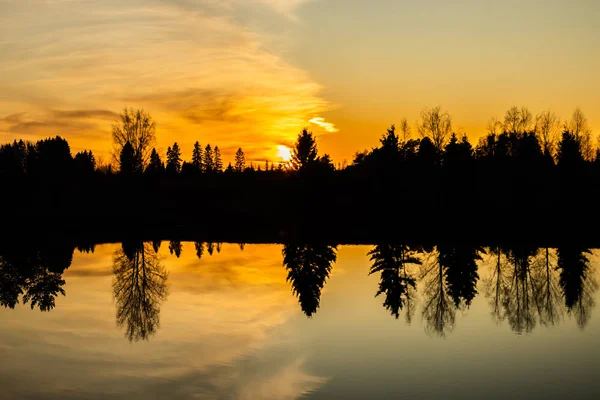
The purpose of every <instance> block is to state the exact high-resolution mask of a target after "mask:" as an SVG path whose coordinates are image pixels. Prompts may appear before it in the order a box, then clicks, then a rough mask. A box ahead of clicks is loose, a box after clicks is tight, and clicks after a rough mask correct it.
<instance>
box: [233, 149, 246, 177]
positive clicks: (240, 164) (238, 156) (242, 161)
mask: <svg viewBox="0 0 600 400" xmlns="http://www.w3.org/2000/svg"><path fill="white" fill-rule="evenodd" d="M245 169H246V156H245V155H244V152H243V151H242V148H241V147H240V148H239V149H238V150H237V151H236V153H235V167H234V170H235V172H242V171H244V170H245Z"/></svg>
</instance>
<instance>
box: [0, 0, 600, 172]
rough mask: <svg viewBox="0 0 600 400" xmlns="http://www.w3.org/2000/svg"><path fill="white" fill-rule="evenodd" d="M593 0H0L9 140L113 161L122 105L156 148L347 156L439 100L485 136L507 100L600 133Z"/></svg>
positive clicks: (457, 126) (0, 62) (254, 156)
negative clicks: (147, 119)
mask: <svg viewBox="0 0 600 400" xmlns="http://www.w3.org/2000/svg"><path fill="white" fill-rule="evenodd" d="M599 22H600V3H599V2H597V1H594V0H571V1H567V0H564V1H563V0H543V1H542V0H522V1H513V0H507V1H485V0H461V1H452V2H448V1H445V0H423V1H407V0H395V1H392V0H371V1H367V0H145V1H141V0H118V1H117V0H103V1H92V0H0V142H7V141H11V140H13V139H21V138H22V139H26V140H37V139H41V138H46V137H51V136H56V135H60V136H62V137H65V138H66V139H67V140H68V141H69V143H70V144H71V150H72V152H73V153H75V152H77V151H80V150H83V149H91V150H93V151H94V153H95V154H96V155H97V157H101V158H103V159H105V160H109V159H110V157H109V155H110V151H111V149H112V138H111V129H112V125H113V124H114V123H115V122H116V121H117V119H118V114H119V113H120V112H121V110H123V108H124V107H133V108H143V109H145V110H147V111H148V112H149V113H150V114H151V115H152V116H153V118H154V120H155V121H156V136H157V143H156V147H157V150H159V152H162V154H164V152H165V151H166V148H167V147H168V146H171V145H172V144H173V142H177V143H178V144H179V145H180V147H181V148H182V150H183V158H184V159H189V158H191V150H192V146H193V143H194V142H195V141H199V142H200V144H202V145H203V146H204V145H206V144H207V143H210V144H211V145H212V146H213V147H214V146H215V145H218V146H219V148H220V149H221V152H222V154H223V157H224V159H225V162H228V161H231V160H232V159H233V155H234V153H235V151H236V150H237V148H238V147H241V148H242V149H243V150H244V152H245V153H246V158H247V159H248V160H254V161H257V162H258V161H261V162H262V161H264V160H265V159H268V160H271V161H279V160H280V159H279V158H278V154H279V153H281V146H288V147H289V146H292V144H293V142H294V140H295V138H296V136H297V135H298V133H299V132H300V131H301V129H302V128H304V127H307V128H308V129H309V130H311V131H313V132H314V133H315V135H316V136H317V140H318V146H319V150H320V152H326V153H329V154H330V155H331V156H332V158H333V159H334V161H335V162H336V163H341V162H343V161H344V160H346V161H348V162H351V161H352V158H353V155H354V153H355V152H356V151H359V150H364V149H367V148H371V147H374V146H376V145H377V144H378V139H379V137H380V136H381V135H382V134H383V133H384V132H385V130H386V128H388V127H389V126H390V125H391V124H399V123H400V121H401V119H402V118H404V117H405V118H407V119H408V121H409V123H410V124H411V125H412V126H413V132H414V135H415V136H416V124H417V121H418V119H419V114H420V112H421V110H422V109H424V108H425V107H434V106H438V105H439V106H441V107H442V108H443V109H444V110H447V111H448V112H449V113H450V114H451V115H452V117H453V129H454V131H456V132H458V133H466V134H467V135H468V137H469V138H470V139H471V140H472V141H473V142H476V140H477V138H478V137H480V136H481V135H483V134H485V130H486V129H485V127H486V125H487V122H488V121H489V120H490V118H491V117H499V118H501V117H502V116H503V114H504V112H505V111H506V110H507V109H508V108H510V107H511V106H514V105H516V106H527V107H529V109H530V110H531V111H532V113H533V114H534V115H535V114H537V113H539V112H541V111H544V110H547V109H550V110H552V111H554V112H556V114H558V115H559V116H560V117H561V118H562V119H563V120H565V119H567V118H569V116H570V115H571V113H572V111H573V109H574V108H575V107H581V109H582V110H583V112H584V113H585V114H586V116H587V118H588V120H589V124H590V126H591V128H592V131H593V136H594V137H595V136H597V135H598V133H600V75H599V74H598V72H597V71H600V52H599V51H598V50H599V47H598V44H599V43H600V29H598V28H597V26H598V23H599Z"/></svg>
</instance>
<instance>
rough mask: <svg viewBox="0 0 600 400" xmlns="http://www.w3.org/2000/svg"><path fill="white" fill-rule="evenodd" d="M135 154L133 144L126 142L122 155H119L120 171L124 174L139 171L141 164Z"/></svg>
mask: <svg viewBox="0 0 600 400" xmlns="http://www.w3.org/2000/svg"><path fill="white" fill-rule="evenodd" d="M137 162H138V160H137V158H136V156H135V152H134V150H133V146H131V143H129V142H128V143H125V145H124V146H123V148H122V149H121V155H120V156H119V171H120V172H121V174H123V175H132V174H134V173H137V172H139V167H140V166H139V164H137Z"/></svg>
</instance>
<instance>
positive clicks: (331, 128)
mask: <svg viewBox="0 0 600 400" xmlns="http://www.w3.org/2000/svg"><path fill="white" fill-rule="evenodd" d="M308 122H310V123H311V124H314V125H318V126H320V127H321V128H323V129H325V130H326V131H327V132H337V131H338V129H336V127H335V125H334V124H333V123H331V122H327V121H325V118H323V117H315V118H312V119H311V120H310V121H308Z"/></svg>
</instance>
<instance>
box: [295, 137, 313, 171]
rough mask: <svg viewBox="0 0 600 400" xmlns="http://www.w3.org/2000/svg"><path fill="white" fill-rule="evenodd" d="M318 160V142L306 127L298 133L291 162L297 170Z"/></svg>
mask: <svg viewBox="0 0 600 400" xmlns="http://www.w3.org/2000/svg"><path fill="white" fill-rule="evenodd" d="M316 160H317V142H316V140H315V138H314V136H313V134H312V132H309V131H308V130H307V129H306V128H304V129H303V130H302V132H301V133H300V134H299V135H298V138H297V139H296V143H295V144H294V147H293V148H292V160H291V164H292V167H293V168H294V169H295V170H301V169H306V168H308V167H309V166H311V165H313V164H314V163H315V162H316Z"/></svg>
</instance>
